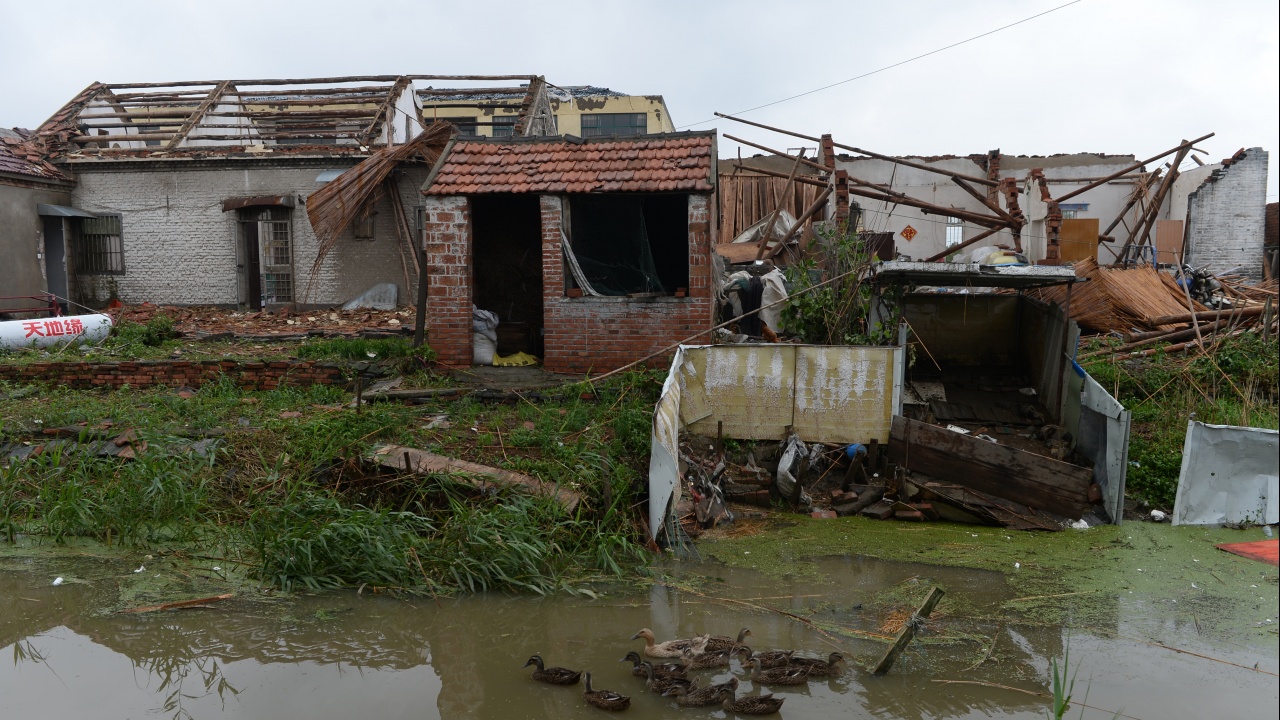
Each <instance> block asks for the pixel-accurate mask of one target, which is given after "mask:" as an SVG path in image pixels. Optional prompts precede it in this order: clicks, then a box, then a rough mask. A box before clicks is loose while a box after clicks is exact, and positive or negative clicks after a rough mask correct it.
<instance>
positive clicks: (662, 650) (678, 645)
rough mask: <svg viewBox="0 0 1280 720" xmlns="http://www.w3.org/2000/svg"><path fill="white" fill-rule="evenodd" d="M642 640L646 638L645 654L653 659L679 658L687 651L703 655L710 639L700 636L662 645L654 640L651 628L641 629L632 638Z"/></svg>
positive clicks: (669, 641) (670, 641)
mask: <svg viewBox="0 0 1280 720" xmlns="http://www.w3.org/2000/svg"><path fill="white" fill-rule="evenodd" d="M640 638H644V654H645V655H646V656H648V657H651V658H678V657H680V655H681V653H683V652H684V651H685V650H690V651H692V652H693V654H694V655H701V654H702V652H703V650H705V649H706V647H707V639H708V638H707V636H706V635H699V636H698V637H693V638H682V639H679V640H667V641H666V642H661V643H660V642H657V640H656V638H654V636H653V631H652V630H650V629H649V628H640V632H638V633H636V634H635V635H632V636H631V639H632V640H639V639H640Z"/></svg>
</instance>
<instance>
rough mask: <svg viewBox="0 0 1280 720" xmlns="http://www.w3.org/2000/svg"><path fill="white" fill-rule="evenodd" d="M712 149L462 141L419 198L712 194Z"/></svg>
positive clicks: (641, 143) (670, 143)
mask: <svg viewBox="0 0 1280 720" xmlns="http://www.w3.org/2000/svg"><path fill="white" fill-rule="evenodd" d="M714 142H715V133H714V132H697V133H668V134H663V135H642V136H638V137H634V138H599V139H587V140H582V139H579V138H574V139H573V140H572V141H570V140H567V139H565V138H562V137H556V138H541V139H537V140H532V141H531V140H514V141H512V140H468V141H467V142H459V143H456V144H455V145H454V146H453V151H452V152H451V153H450V154H449V157H448V158H447V159H446V160H445V162H444V165H443V166H442V167H441V168H440V172H439V173H438V174H437V175H436V177H435V181H434V182H433V183H432V184H431V186H430V187H429V188H424V189H423V192H424V193H425V194H427V195H474V194H479V193H590V192H670V191H686V192H711V191H712V190H714V189H715V186H714V185H713V184H712V183H713V182H714V173H713V171H712V163H713V158H712V155H713V152H714V149H713V148H714Z"/></svg>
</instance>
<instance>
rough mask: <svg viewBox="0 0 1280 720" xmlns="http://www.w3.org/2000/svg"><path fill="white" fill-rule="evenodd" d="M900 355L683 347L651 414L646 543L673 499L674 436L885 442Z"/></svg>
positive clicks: (890, 350) (898, 399) (894, 408)
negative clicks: (684, 431) (793, 436)
mask: <svg viewBox="0 0 1280 720" xmlns="http://www.w3.org/2000/svg"><path fill="white" fill-rule="evenodd" d="M903 367H904V350H903V349H902V348H901V347H851V346H822V345H790V344H786V345H780V344H764V345H713V346H698V347H694V346H686V345H682V346H680V348H679V350H677V351H676V355H675V358H674V359H673V360H672V361H671V371H670V373H668V375H667V379H666V382H665V383H664V384H663V389H662V396H661V397H660V398H659V399H658V403H657V405H656V407H655V409H654V419H653V436H652V439H651V444H650V445H651V450H650V462H649V518H650V526H649V530H650V535H651V536H653V537H656V536H657V532H658V529H659V528H660V527H661V526H662V525H663V523H664V522H665V519H666V512H667V508H668V507H669V505H670V501H671V500H672V499H673V498H674V499H675V500H676V501H678V500H679V494H680V486H679V482H678V480H679V477H680V471H679V463H678V459H679V457H680V451H679V447H680V431H681V430H682V429H684V428H686V427H687V428H688V429H689V431H691V432H694V433H699V434H703V435H715V434H716V433H717V430H718V429H719V428H723V433H724V436H725V437H729V438H736V439H740V440H782V439H784V438H785V437H786V436H787V434H788V433H790V432H795V433H796V434H797V435H799V436H800V438H801V439H803V440H805V441H812V442H828V443H839V444H846V443H853V442H862V443H866V442H870V441H871V440H877V441H879V442H882V443H883V442H887V441H888V439H889V430H890V426H891V425H892V422H893V416H894V414H895V413H896V412H898V411H899V410H900V408H901V406H902V375H903Z"/></svg>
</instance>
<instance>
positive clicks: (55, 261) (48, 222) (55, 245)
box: [42, 217, 70, 312]
mask: <svg viewBox="0 0 1280 720" xmlns="http://www.w3.org/2000/svg"><path fill="white" fill-rule="evenodd" d="M42 219H43V220H44V272H45V279H46V281H47V286H46V287H48V289H49V293H50V294H51V295H57V296H58V305H60V306H61V307H62V311H63V312H67V301H66V298H68V297H70V296H69V295H68V294H67V243H66V240H65V236H64V235H63V230H62V229H63V227H64V224H63V221H62V218H60V217H46V218H42Z"/></svg>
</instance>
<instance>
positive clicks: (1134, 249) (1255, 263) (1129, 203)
mask: <svg viewBox="0 0 1280 720" xmlns="http://www.w3.org/2000/svg"><path fill="white" fill-rule="evenodd" d="M723 117H727V118H728V119H731V120H736V121H739V122H742V123H744V124H747V125H753V126H756V127H760V128H763V129H766V130H771V131H774V132H777V133H780V134H783V135H788V136H791V137H794V138H800V139H802V140H805V141H807V142H809V143H812V146H811V147H812V149H813V151H814V152H813V153H811V157H809V158H802V159H800V160H799V161H796V163H795V164H796V166H797V167H796V168H795V172H794V175H795V178H794V179H791V180H788V181H787V182H786V183H785V184H784V183H783V182H782V180H781V179H783V178H789V177H790V174H789V173H788V172H787V171H788V170H790V169H792V168H791V165H792V163H791V162H789V161H791V160H795V158H794V157H791V156H789V155H788V154H787V153H784V152H782V151H779V150H776V149H774V148H771V147H768V146H766V145H762V144H759V143H756V142H751V141H748V140H744V139H742V138H736V137H733V136H731V135H726V138H729V139H733V140H737V141H738V142H741V143H742V144H743V145H746V146H748V147H752V148H755V149H758V150H762V151H764V152H766V153H768V155H766V156H757V157H754V158H747V159H743V160H738V161H736V162H733V163H725V165H726V167H725V173H726V176H728V175H730V174H733V175H738V176H739V177H740V178H747V179H748V180H747V181H748V182H750V181H751V180H750V179H754V180H755V181H756V182H760V181H766V182H768V183H769V184H770V185H771V186H772V187H773V188H774V190H775V192H776V190H777V189H780V188H781V187H783V186H784V185H785V187H786V188H787V192H786V193H784V194H785V195H789V194H791V193H798V191H799V190H800V189H802V188H806V187H807V188H809V194H810V195H811V196H812V195H813V191H814V189H821V188H823V187H825V186H827V185H830V186H831V187H832V190H833V191H834V194H835V199H836V202H835V203H832V207H831V208H830V209H828V210H827V212H826V214H825V215H822V214H820V215H819V216H818V219H819V220H820V219H823V218H824V217H830V216H831V215H832V214H833V213H834V212H836V210H837V209H838V207H839V203H840V202H841V201H843V202H846V203H852V204H853V205H855V206H857V210H858V214H859V217H858V219H857V222H858V224H859V229H860V230H862V231H863V232H864V233H866V234H867V236H868V237H869V238H870V239H871V240H872V241H873V243H874V244H876V245H877V246H883V247H884V248H886V252H884V253H883V254H882V255H881V256H882V257H883V258H885V259H889V258H892V257H894V256H896V255H897V254H902V255H905V256H909V257H910V258H912V259H916V260H941V259H944V258H948V257H954V256H955V255H956V254H957V253H960V252H962V251H966V250H967V251H969V252H970V253H971V252H972V251H973V250H975V249H978V248H982V247H997V246H1002V247H1005V248H1010V249H1014V250H1016V251H1017V252H1019V253H1021V254H1023V255H1024V256H1025V257H1026V259H1027V261H1029V262H1032V263H1038V264H1058V263H1064V262H1074V261H1077V260H1083V259H1085V258H1092V259H1095V260H1097V262H1099V263H1100V264H1111V263H1127V264H1134V263H1147V264H1150V263H1152V262H1158V263H1160V264H1182V263H1184V262H1185V263H1187V264H1191V265H1194V266H1196V267H1202V266H1203V267H1207V268H1208V269H1209V270H1210V271H1212V272H1219V273H1221V272H1224V271H1227V270H1230V269H1234V268H1240V273H1241V274H1242V275H1244V276H1246V277H1250V278H1253V279H1258V278H1260V277H1262V275H1263V263H1262V249H1263V245H1264V242H1265V232H1264V228H1265V219H1264V214H1265V202H1266V182H1267V180H1266V178H1267V163H1268V153H1267V151H1266V150H1263V149H1262V148H1248V149H1241V150H1240V151H1238V152H1237V153H1235V154H1234V155H1232V156H1231V157H1230V158H1226V159H1224V160H1222V161H1221V162H1219V163H1211V164H1208V163H1205V162H1203V161H1201V160H1200V159H1199V157H1198V156H1197V153H1198V152H1203V151H1198V150H1197V149H1196V148H1195V143H1197V142H1201V141H1203V140H1205V139H1207V138H1209V137H1212V134H1210V135H1206V136H1204V137H1200V138H1196V139H1195V140H1190V141H1183V142H1182V143H1180V144H1179V145H1177V146H1175V147H1174V148H1172V149H1171V150H1169V151H1166V152H1164V153H1161V154H1159V155H1156V156H1154V157H1151V158H1147V159H1144V160H1138V159H1136V158H1135V157H1134V156H1132V155H1106V154H1096V153H1066V154H1058V155H1051V156H1011V155H1005V154H1002V153H1001V152H1000V151H999V150H992V151H990V152H988V153H983V154H976V155H946V156H935V157H917V156H910V157H907V156H903V157H893V156H888V155H883V154H879V153H875V152H873V151H869V150H865V149H862V148H858V147H853V146H850V145H842V144H840V143H837V142H834V141H833V140H832V138H831V136H829V135H824V136H822V137H811V136H807V135H802V134H800V133H794V132H790V131H788V130H782V129H779V128H773V127H769V126H764V125H759V124H758V123H752V122H749V121H745V120H741V119H739V118H732V117H729V116H723ZM821 175H827V176H829V177H826V178H823V177H820V176H821ZM739 182H742V180H739ZM722 184H724V183H723V178H722ZM770 195H771V193H764V194H763V199H764V200H765V202H763V203H756V204H757V205H758V206H760V209H756V210H754V212H745V213H744V212H743V209H742V207H741V205H742V198H741V195H739V196H731V195H729V194H728V193H726V194H725V195H723V196H722V205H721V215H722V218H724V220H722V223H723V224H724V225H726V226H729V225H732V226H733V227H735V228H742V229H745V228H746V227H747V226H748V225H749V224H750V223H752V222H755V221H757V220H759V219H761V218H763V217H764V216H765V212H767V211H768V209H769V208H770V206H771V205H772V202H771V201H770ZM802 204H803V203H797V202H794V201H792V202H790V204H789V205H788V206H787V207H788V209H790V210H791V211H792V212H791V214H792V215H795V214H796V213H797V212H799V208H800V206H801V205H802ZM729 218H734V219H735V220H736V222H735V223H730V222H729ZM727 234H728V233H727ZM735 236H736V234H729V237H728V238H723V239H721V242H725V241H726V240H728V239H731V238H732V237H735ZM722 254H724V253H722ZM726 257H730V256H729V255H726ZM733 259H736V256H734V258H733Z"/></svg>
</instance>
